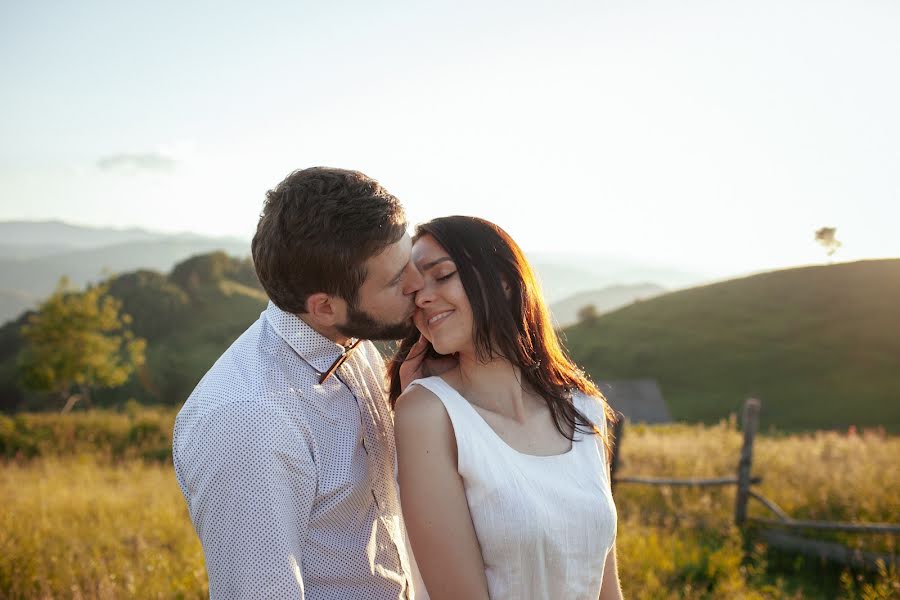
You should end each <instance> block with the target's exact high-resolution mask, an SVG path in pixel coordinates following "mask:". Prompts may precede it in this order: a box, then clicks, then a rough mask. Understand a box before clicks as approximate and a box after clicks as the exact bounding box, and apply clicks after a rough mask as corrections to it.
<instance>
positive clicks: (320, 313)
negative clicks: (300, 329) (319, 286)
mask: <svg viewBox="0 0 900 600" xmlns="http://www.w3.org/2000/svg"><path fill="white" fill-rule="evenodd" d="M346 313H347V303H346V302H345V301H344V300H342V299H341V298H338V297H337V296H331V295H329V294H326V293H325V292H317V293H315V294H310V296H309V297H308V298H307V299H306V314H307V315H309V318H310V319H311V320H312V321H313V322H314V323H316V324H318V325H320V326H322V327H333V326H334V324H335V323H340V322H342V321H343V320H344V317H345V315H346Z"/></svg>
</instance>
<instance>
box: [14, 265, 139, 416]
mask: <svg viewBox="0 0 900 600" xmlns="http://www.w3.org/2000/svg"><path fill="white" fill-rule="evenodd" d="M121 308H122V303H121V302H120V301H119V300H117V299H116V298H114V297H113V296H111V295H109V294H108V289H107V286H106V285H105V284H104V285H97V286H93V287H89V288H88V289H87V290H85V291H84V292H77V291H74V290H72V288H71V287H70V285H69V281H68V279H66V278H65V277H63V278H62V279H61V280H60V282H59V284H58V285H57V288H56V291H55V292H54V293H53V295H51V296H50V297H49V298H48V299H47V300H46V301H44V303H43V304H41V306H40V308H38V311H37V312H36V313H34V314H32V315H31V316H30V317H29V318H28V320H27V322H26V323H25V324H24V325H23V326H22V329H21V333H22V337H23V338H24V340H25V347H24V348H23V350H22V352H21V353H20V354H19V371H20V374H21V378H22V382H23V383H24V384H25V386H26V387H28V388H31V389H34V390H41V391H48V392H54V393H57V394H59V395H60V397H61V399H62V400H63V401H64V406H63V409H62V412H68V411H70V410H71V409H72V407H73V406H75V403H76V402H78V401H79V400H83V401H84V402H85V403H87V404H90V394H91V390H92V389H94V388H99V387H109V388H114V387H119V386H120V385H122V384H124V383H125V382H126V381H128V379H129V377H131V374H132V373H133V372H134V371H135V370H136V369H138V368H139V367H140V366H142V365H143V364H144V350H145V349H146V345H147V343H146V341H145V340H143V339H142V338H138V337H135V336H134V334H133V333H132V332H131V331H130V329H129V325H130V323H131V317H130V316H129V315H127V314H124V313H122V312H121Z"/></svg>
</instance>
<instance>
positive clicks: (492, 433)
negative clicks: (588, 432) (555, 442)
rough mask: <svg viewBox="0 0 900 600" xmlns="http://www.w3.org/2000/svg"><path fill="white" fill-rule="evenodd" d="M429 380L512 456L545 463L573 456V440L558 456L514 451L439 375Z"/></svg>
mask: <svg viewBox="0 0 900 600" xmlns="http://www.w3.org/2000/svg"><path fill="white" fill-rule="evenodd" d="M429 379H432V380H436V381H437V382H438V385H440V386H441V387H443V388H445V389H446V391H449V393H450V394H452V395H453V396H455V397H456V398H457V399H458V400H459V401H460V402H461V403H462V404H464V405H465V408H464V409H463V410H468V411H469V412H470V413H471V415H472V416H473V417H474V418H475V420H476V421H478V422H479V423H480V426H483V427H484V428H485V429H486V430H487V432H488V435H489V436H491V437H492V438H493V439H494V440H495V441H496V442H497V443H499V444H500V445H501V446H504V447H505V448H507V449H508V450H509V452H510V453H512V454H513V455H516V456H521V457H523V458H525V459H528V460H536V461H547V460H559V459H562V458H566V457H568V456H571V455H573V454H575V440H570V441H569V449H568V450H566V451H565V452H561V453H559V454H528V453H527V452H522V451H521V450H516V449H515V448H513V447H512V446H510V445H509V444H508V443H507V441H506V440H504V439H503V438H502V437H500V434H499V433H497V432H496V431H494V428H493V427H491V425H490V423H488V422H487V421H486V420H485V419H484V417H483V416H481V413H479V412H478V411H477V410H475V407H474V406H472V403H471V402H469V401H468V400H466V398H465V396H463V395H462V394H460V393H459V392H458V391H456V388H454V387H453V386H452V385H450V384H449V383H447V382H446V381H444V378H443V377H441V376H439V375H434V376H432V377H429ZM576 433H577V431H576ZM576 433H573V437H574V435H576Z"/></svg>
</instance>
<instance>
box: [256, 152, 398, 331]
mask: <svg viewBox="0 0 900 600" xmlns="http://www.w3.org/2000/svg"><path fill="white" fill-rule="evenodd" d="M404 233H406V215H405V214H404V212H403V207H402V206H401V205H400V201H399V200H397V198H395V197H394V196H392V195H391V194H389V193H388V192H387V190H385V189H384V188H383V187H381V184H379V183H378V182H377V181H375V180H374V179H372V178H370V177H367V176H366V175H364V174H362V173H360V172H359V171H347V170H344V169H332V168H328V167H313V168H309V169H302V170H298V171H294V172H293V173H291V174H290V175H288V176H287V177H286V178H285V179H284V180H283V181H282V182H281V183H279V184H278V185H277V186H276V187H275V189H273V190H269V191H268V192H266V201H265V204H264V206H263V210H262V214H261V215H260V218H259V224H258V225H257V227H256V235H254V236H253V243H252V246H251V247H252V252H253V264H254V265H255V267H256V275H257V277H259V281H260V283H261V284H262V286H263V289H265V290H266V293H267V294H268V295H269V298H270V299H271V300H272V302H274V303H275V305H276V306H278V308H280V309H282V310H284V311H287V312H290V313H294V314H302V313H305V312H306V300H307V298H309V296H310V295H311V294H314V293H317V292H325V293H326V294H331V295H335V296H339V297H341V298H343V299H344V300H346V301H347V302H348V303H350V304H351V305H353V306H355V305H356V301H357V294H358V292H359V288H360V286H361V285H362V283H363V281H365V279H366V268H365V263H366V260H367V259H368V258H369V257H372V256H375V255H377V254H378V253H379V252H381V251H382V250H383V249H384V248H386V247H387V246H389V245H391V244H393V243H395V242H396V241H398V240H399V239H400V238H402V237H403V235H404Z"/></svg>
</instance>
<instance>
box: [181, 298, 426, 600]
mask: <svg viewBox="0 0 900 600" xmlns="http://www.w3.org/2000/svg"><path fill="white" fill-rule="evenodd" d="M343 352H344V349H343V347H342V346H340V345H338V344H336V343H334V342H332V341H331V340H329V339H327V338H325V337H324V336H322V335H320V334H318V333H317V332H316V331H314V330H313V329H312V328H311V327H310V326H309V325H307V324H306V323H304V322H303V321H302V320H301V319H299V318H298V317H296V316H295V315H292V314H289V313H286V312H284V311H282V310H280V309H279V308H278V307H276V306H275V305H274V304H272V303H269V306H268V308H267V309H266V310H265V311H263V313H262V314H261V315H260V318H259V320H258V321H257V322H256V323H254V324H253V325H252V326H251V327H250V328H249V329H248V330H247V331H246V332H244V334H243V335H241V337H240V338H238V339H237V340H236V341H235V342H234V344H232V345H231V347H230V348H229V349H228V350H227V351H226V352H225V353H224V354H223V355H222V356H221V358H219V360H218V361H216V363H215V365H213V367H212V369H210V371H209V372H208V373H207V374H206V375H205V376H204V377H203V379H202V380H201V381H200V383H199V384H198V385H197V388H196V389H195V390H194V392H193V393H192V394H191V396H190V397H189V398H188V400H187V402H186V403H185V405H184V407H183V408H182V409H181V411H180V412H179V414H178V418H177V419H176V421H175V433H174V443H173V460H174V463H175V473H176V476H177V477H178V483H179V485H180V486H181V491H182V493H183V494H184V497H185V499H186V500H187V503H188V508H189V511H190V515H191V520H192V521H193V524H194V528H195V529H196V531H197V534H198V535H199V537H200V541H201V542H202V544H203V552H204V555H205V558H206V569H207V573H208V575H209V592H210V597H211V598H213V599H219V598H300V599H310V600H353V599H359V600H363V599H366V600H369V599H371V600H376V599H377V600H388V599H390V600H398V599H407V600H408V599H410V598H412V596H413V592H412V582H411V580H412V578H413V577H412V573H411V570H410V565H409V557H408V555H407V550H406V544H405V531H404V529H403V523H402V519H401V515H400V502H399V494H398V491H397V486H396V479H395V450H394V432H393V421H392V416H391V414H390V409H389V407H388V403H387V400H386V397H385V393H384V364H383V361H382V359H381V356H380V355H379V353H378V351H377V350H376V348H375V347H374V346H373V345H372V343H371V342H363V343H362V344H360V345H359V347H358V348H356V349H355V351H353V352H352V353H351V354H350V355H349V356H348V357H347V359H346V360H345V361H344V362H343V363H342V364H341V366H340V367H339V368H338V369H337V370H336V371H335V372H334V373H333V374H332V375H330V376H329V377H328V378H327V379H326V380H325V381H324V382H323V383H322V384H320V383H319V379H320V377H321V376H322V374H324V373H325V372H327V370H328V368H329V367H330V366H331V365H332V364H333V363H334V362H335V360H336V359H338V358H340V357H341V355H342V354H343Z"/></svg>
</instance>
